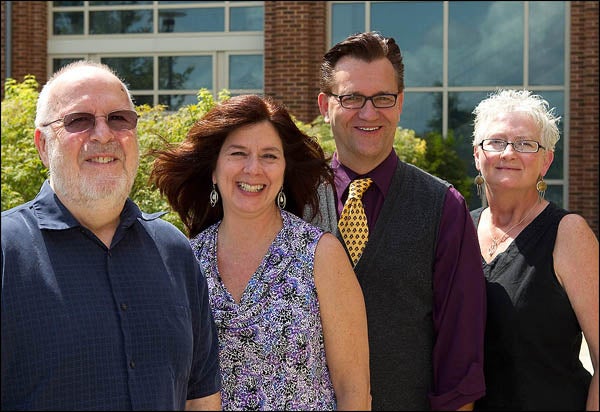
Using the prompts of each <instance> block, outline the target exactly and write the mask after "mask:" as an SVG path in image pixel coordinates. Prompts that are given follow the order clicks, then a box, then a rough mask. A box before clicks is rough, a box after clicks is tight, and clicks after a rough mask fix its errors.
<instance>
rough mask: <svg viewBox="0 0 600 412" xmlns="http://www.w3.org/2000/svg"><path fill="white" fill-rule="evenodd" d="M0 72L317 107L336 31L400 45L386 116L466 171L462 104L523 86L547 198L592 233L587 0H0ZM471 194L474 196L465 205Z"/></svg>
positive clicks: (160, 93) (593, 92)
mask: <svg viewBox="0 0 600 412" xmlns="http://www.w3.org/2000/svg"><path fill="white" fill-rule="evenodd" d="M1 4H2V70H1V80H2V82H3V83H4V81H5V79H6V78H8V77H9V78H13V79H16V80H18V81H22V79H23V76H25V75H27V74H33V75H35V77H36V79H37V80H38V82H39V83H40V84H43V83H44V82H45V81H46V79H47V78H48V76H49V75H50V74H51V73H52V72H53V71H54V70H56V69H57V68H59V67H60V66H62V65H64V64H66V63H68V62H69V61H72V60H76V59H80V58H89V59H93V60H98V61H102V62H105V63H107V64H109V65H111V66H113V67H114V68H115V69H117V71H118V72H119V73H120V74H121V75H122V77H124V79H125V80H126V81H127V82H128V83H129V86H130V88H131V89H132V93H133V95H134V97H135V99H136V103H138V104H142V103H148V104H165V105H167V106H170V107H171V108H172V109H173V110H175V109H177V108H178V107H180V106H181V105H185V104H187V103H192V102H195V98H196V93H197V91H198V89H200V88H207V89H209V90H211V91H212V92H213V93H215V94H216V93H218V91H219V90H221V89H228V90H230V92H231V93H232V94H240V93H261V94H262V93H264V94H267V95H271V96H273V97H274V98H276V99H278V100H280V101H282V102H284V103H285V104H286V106H287V107H288V108H289V109H290V111H291V112H292V113H293V114H294V115H295V116H296V117H297V118H298V119H299V120H301V121H303V122H310V121H312V120H313V119H314V118H316V117H317V116H318V114H319V112H318V107H317V103H316V98H317V94H318V91H319V63H320V59H321V56H322V55H323V53H324V52H325V51H326V50H327V49H328V48H329V47H330V46H331V45H333V44H334V43H336V42H337V41H339V40H341V39H342V38H344V37H345V36H346V35H348V34H351V33H354V32H357V31H364V30H377V31H381V32H382V33H383V34H384V35H388V36H392V37H394V38H395V39H396V41H397V43H398V44H399V45H400V47H401V49H402V51H403V54H404V59H405V67H406V86H407V87H406V97H405V107H404V111H403V115H402V118H401V121H400V126H402V127H405V128H409V129H413V130H415V132H416V133H417V135H418V136H422V135H424V134H426V133H440V134H442V136H448V135H450V134H451V135H452V136H453V137H454V138H455V139H456V140H457V142H458V149H457V150H458V152H459V154H460V155H461V157H462V158H463V159H464V161H465V162H466V163H467V164H469V165H470V170H469V172H470V173H471V174H473V176H474V166H473V164H472V163H473V160H472V148H471V146H470V133H471V131H472V127H471V123H472V118H471V116H470V114H471V111H472V109H473V108H474V106H475V104H476V103H477V102H478V101H479V100H480V99H481V98H483V97H485V95H486V94H487V93H489V92H490V91H493V90H494V89H495V88H498V87H517V88H528V89H531V90H533V91H535V92H536V93H539V94H541V95H543V96H544V97H545V98H546V99H547V100H548V101H549V102H550V104H551V105H552V106H553V107H556V108H557V111H558V114H560V115H561V118H562V120H561V139H560V141H559V144H558V145H557V151H556V154H555V157H556V160H555V162H554V164H553V166H552V168H551V170H550V171H549V173H548V176H547V179H546V180H547V182H548V183H549V185H550V187H549V189H548V192H547V196H548V197H549V199H551V200H554V201H556V202H557V203H559V204H561V205H562V206H564V207H567V208H568V209H570V210H573V211H575V212H577V213H580V214H581V215H583V216H584V217H585V218H586V219H587V221H588V222H589V224H590V226H591V227H592V229H593V230H594V231H595V233H596V235H597V236H598V194H597V187H598V183H599V180H598V140H599V133H598V130H599V129H598V114H599V110H598V79H599V78H598V46H599V45H598V4H599V3H598V2H589V1H573V2H533V1H519V2H503V1H498V2H496V1H489V2H462V1H459V2H448V1H439V2H410V1H409V2H393V1H385V2H382V1H327V2H321V1H223V2H218V1H216V2H177V1H169V2H165V1H64V2H63V1H52V2H45V1H10V2H7V1H3V2H2V3H1ZM470 206H472V207H476V206H477V205H476V204H470Z"/></svg>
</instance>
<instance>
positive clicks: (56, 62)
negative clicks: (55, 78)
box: [52, 57, 83, 73]
mask: <svg viewBox="0 0 600 412" xmlns="http://www.w3.org/2000/svg"><path fill="white" fill-rule="evenodd" d="M82 59H83V57H79V58H65V59H52V73H56V72H57V71H58V70H59V69H60V68H61V67H65V66H66V65H67V64H69V63H73V62H74V61H77V60H82Z"/></svg>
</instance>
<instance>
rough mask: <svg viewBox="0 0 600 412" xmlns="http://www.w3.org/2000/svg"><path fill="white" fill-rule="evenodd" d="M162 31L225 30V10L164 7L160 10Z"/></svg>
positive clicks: (160, 29)
mask: <svg viewBox="0 0 600 412" xmlns="http://www.w3.org/2000/svg"><path fill="white" fill-rule="evenodd" d="M158 20H159V25H158V30H159V32H160V33H182V32H188V33H189V32H206V31H224V30H225V10H224V8H223V7H219V8H201V9H162V10H159V11H158Z"/></svg>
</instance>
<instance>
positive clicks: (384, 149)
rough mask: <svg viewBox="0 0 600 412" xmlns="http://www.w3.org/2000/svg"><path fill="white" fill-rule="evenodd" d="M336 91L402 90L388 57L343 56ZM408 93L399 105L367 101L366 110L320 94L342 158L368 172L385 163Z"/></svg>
mask: <svg viewBox="0 0 600 412" xmlns="http://www.w3.org/2000/svg"><path fill="white" fill-rule="evenodd" d="M333 79H334V84H333V85H332V93H335V94H337V95H346V94H361V95H363V96H373V95H377V94H383V93H390V94H396V93H398V82H397V80H396V73H395V71H394V67H393V66H392V64H391V63H390V61H389V60H387V59H386V58H382V59H378V60H374V61H372V62H370V63H368V62H366V61H363V60H359V59H356V58H353V57H348V56H346V57H342V58H341V59H340V60H339V61H338V62H337V64H336V65H335V72H334V75H333ZM403 99H404V94H403V93H401V94H400V95H398V100H397V102H396V105H395V106H393V107H389V108H384V109H378V108H375V107H374V106H373V104H372V102H371V101H367V102H366V103H365V105H364V106H363V108H362V109H345V108H343V107H342V106H341V105H340V103H339V100H337V98H335V97H333V96H329V95H327V94H324V93H321V94H319V109H320V111H321V114H322V115H323V118H324V120H325V121H326V122H328V123H330V124H331V130H332V132H333V136H334V138H335V143H336V150H337V153H338V159H339V160H340V162H342V163H343V164H344V165H346V166H348V167H349V168H351V169H352V170H354V171H355V172H358V173H366V172H368V171H370V170H372V169H373V168H375V167H376V166H377V165H379V163H381V162H382V161H383V160H384V159H385V158H386V157H387V156H388V155H389V154H390V151H391V150H392V147H393V144H394V135H395V133H396V126H397V124H398V121H399V120H400V114H401V113H402V103H403Z"/></svg>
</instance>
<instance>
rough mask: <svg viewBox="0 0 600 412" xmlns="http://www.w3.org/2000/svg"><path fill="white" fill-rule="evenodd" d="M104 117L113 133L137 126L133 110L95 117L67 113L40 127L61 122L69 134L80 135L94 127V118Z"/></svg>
mask: <svg viewBox="0 0 600 412" xmlns="http://www.w3.org/2000/svg"><path fill="white" fill-rule="evenodd" d="M97 117H104V118H105V119H106V123H107V124H108V127H110V129H111V130H113V131H116V132H118V131H121V130H132V129H135V127H136V126H137V121H138V117H139V115H138V114H137V113H136V112H135V111H133V110H115V111H114V112H110V113H109V114H107V115H104V116H96V115H94V114H92V113H82V112H78V113H69V114H68V115H66V116H65V117H63V118H62V119H56V120H53V121H51V122H48V123H45V124H43V125H42V126H44V127H46V126H50V125H51V124H53V123H57V122H62V124H63V127H64V128H65V130H66V131H67V132H69V133H81V132H85V131H88V130H90V129H93V128H94V127H95V126H96V118H97Z"/></svg>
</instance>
